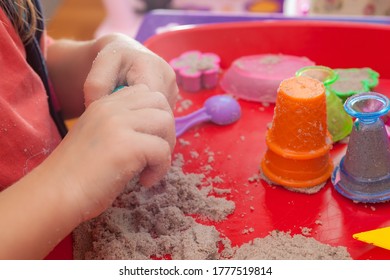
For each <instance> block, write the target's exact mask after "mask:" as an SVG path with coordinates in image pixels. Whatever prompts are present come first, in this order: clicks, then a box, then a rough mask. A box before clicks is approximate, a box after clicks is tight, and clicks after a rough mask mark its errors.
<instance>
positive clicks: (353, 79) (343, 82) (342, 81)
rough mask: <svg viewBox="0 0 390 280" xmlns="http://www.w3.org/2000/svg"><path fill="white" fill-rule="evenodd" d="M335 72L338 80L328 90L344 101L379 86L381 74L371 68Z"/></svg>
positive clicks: (337, 70)
mask: <svg viewBox="0 0 390 280" xmlns="http://www.w3.org/2000/svg"><path fill="white" fill-rule="evenodd" d="M334 70H335V71H336V73H337V75H338V79H337V80H336V81H335V82H334V83H332V84H331V85H329V86H328V88H329V90H331V91H332V92H334V93H335V94H336V95H337V96H338V97H340V98H341V99H342V100H343V101H345V100H346V99H347V98H348V97H350V96H352V95H354V94H357V93H362V92H368V91H370V90H372V89H373V88H374V87H376V86H377V85H378V79H379V73H378V72H376V71H374V70H372V69H371V68H368V67H365V68H349V69H334Z"/></svg>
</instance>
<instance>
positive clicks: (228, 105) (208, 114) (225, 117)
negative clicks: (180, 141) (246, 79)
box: [175, 95, 241, 137]
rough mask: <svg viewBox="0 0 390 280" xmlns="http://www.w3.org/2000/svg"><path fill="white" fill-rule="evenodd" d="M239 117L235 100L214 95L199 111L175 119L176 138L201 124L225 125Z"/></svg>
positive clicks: (239, 113)
mask: <svg viewBox="0 0 390 280" xmlns="http://www.w3.org/2000/svg"><path fill="white" fill-rule="evenodd" d="M240 116H241V107H240V104H238V102H237V100H235V99H234V98H233V97H231V96H229V95H215V96H212V97H210V98H208V99H207V100H206V102H205V103H204V106H203V107H202V108H201V109H199V110H197V111H195V112H193V113H191V114H189V115H187V116H184V117H178V118H176V119H175V125H176V137H178V136H180V135H182V134H183V133H184V132H185V131H186V130H187V129H189V128H190V127H192V126H194V125H196V124H199V123H201V122H205V121H211V122H213V123H215V124H218V125H227V124H231V123H234V122H236V121H237V120H238V119H239V118H240Z"/></svg>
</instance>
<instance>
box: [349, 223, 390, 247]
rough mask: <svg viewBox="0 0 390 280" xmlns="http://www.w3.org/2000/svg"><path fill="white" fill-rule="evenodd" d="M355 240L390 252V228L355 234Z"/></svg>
mask: <svg viewBox="0 0 390 280" xmlns="http://www.w3.org/2000/svg"><path fill="white" fill-rule="evenodd" d="M352 237H353V238H355V239H357V240H359V241H362V242H366V243H369V244H372V245H375V246H378V247H381V248H384V249H387V250H390V227H385V228H379V229H374V230H370V231H365V232H360V233H355V234H354V235H352Z"/></svg>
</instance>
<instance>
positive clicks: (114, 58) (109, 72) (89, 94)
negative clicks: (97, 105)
mask: <svg viewBox="0 0 390 280" xmlns="http://www.w3.org/2000/svg"><path fill="white" fill-rule="evenodd" d="M121 64H122V54H121V53H120V52H116V51H115V49H113V48H110V47H107V48H105V49H103V50H102V51H101V52H99V54H98V55H97V57H96V58H95V60H94V62H93V64H92V67H91V70H90V71H89V73H88V76H87V78H86V80H85V83H84V98H85V105H86V107H87V106H89V104H91V103H92V102H93V101H95V100H97V99H100V98H102V97H103V96H106V95H109V94H111V93H112V92H113V90H114V89H115V88H116V87H117V86H119V85H124V84H125V83H126V77H125V73H126V72H127V69H122V66H121Z"/></svg>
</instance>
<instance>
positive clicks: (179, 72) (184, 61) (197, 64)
mask: <svg viewBox="0 0 390 280" xmlns="http://www.w3.org/2000/svg"><path fill="white" fill-rule="evenodd" d="M220 61H221V59H220V57H219V56H218V55H216V54H215V53H202V52H200V51H196V50H192V51H187V52H184V53H183V54H181V55H180V56H179V57H177V58H174V59H172V60H171V61H170V62H169V64H170V65H171V66H172V68H173V69H174V70H175V72H176V79H177V83H178V85H180V86H181V87H182V88H183V90H185V91H189V92H197V91H200V90H202V89H211V88H214V87H216V86H217V85H218V78H219V72H220Z"/></svg>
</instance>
